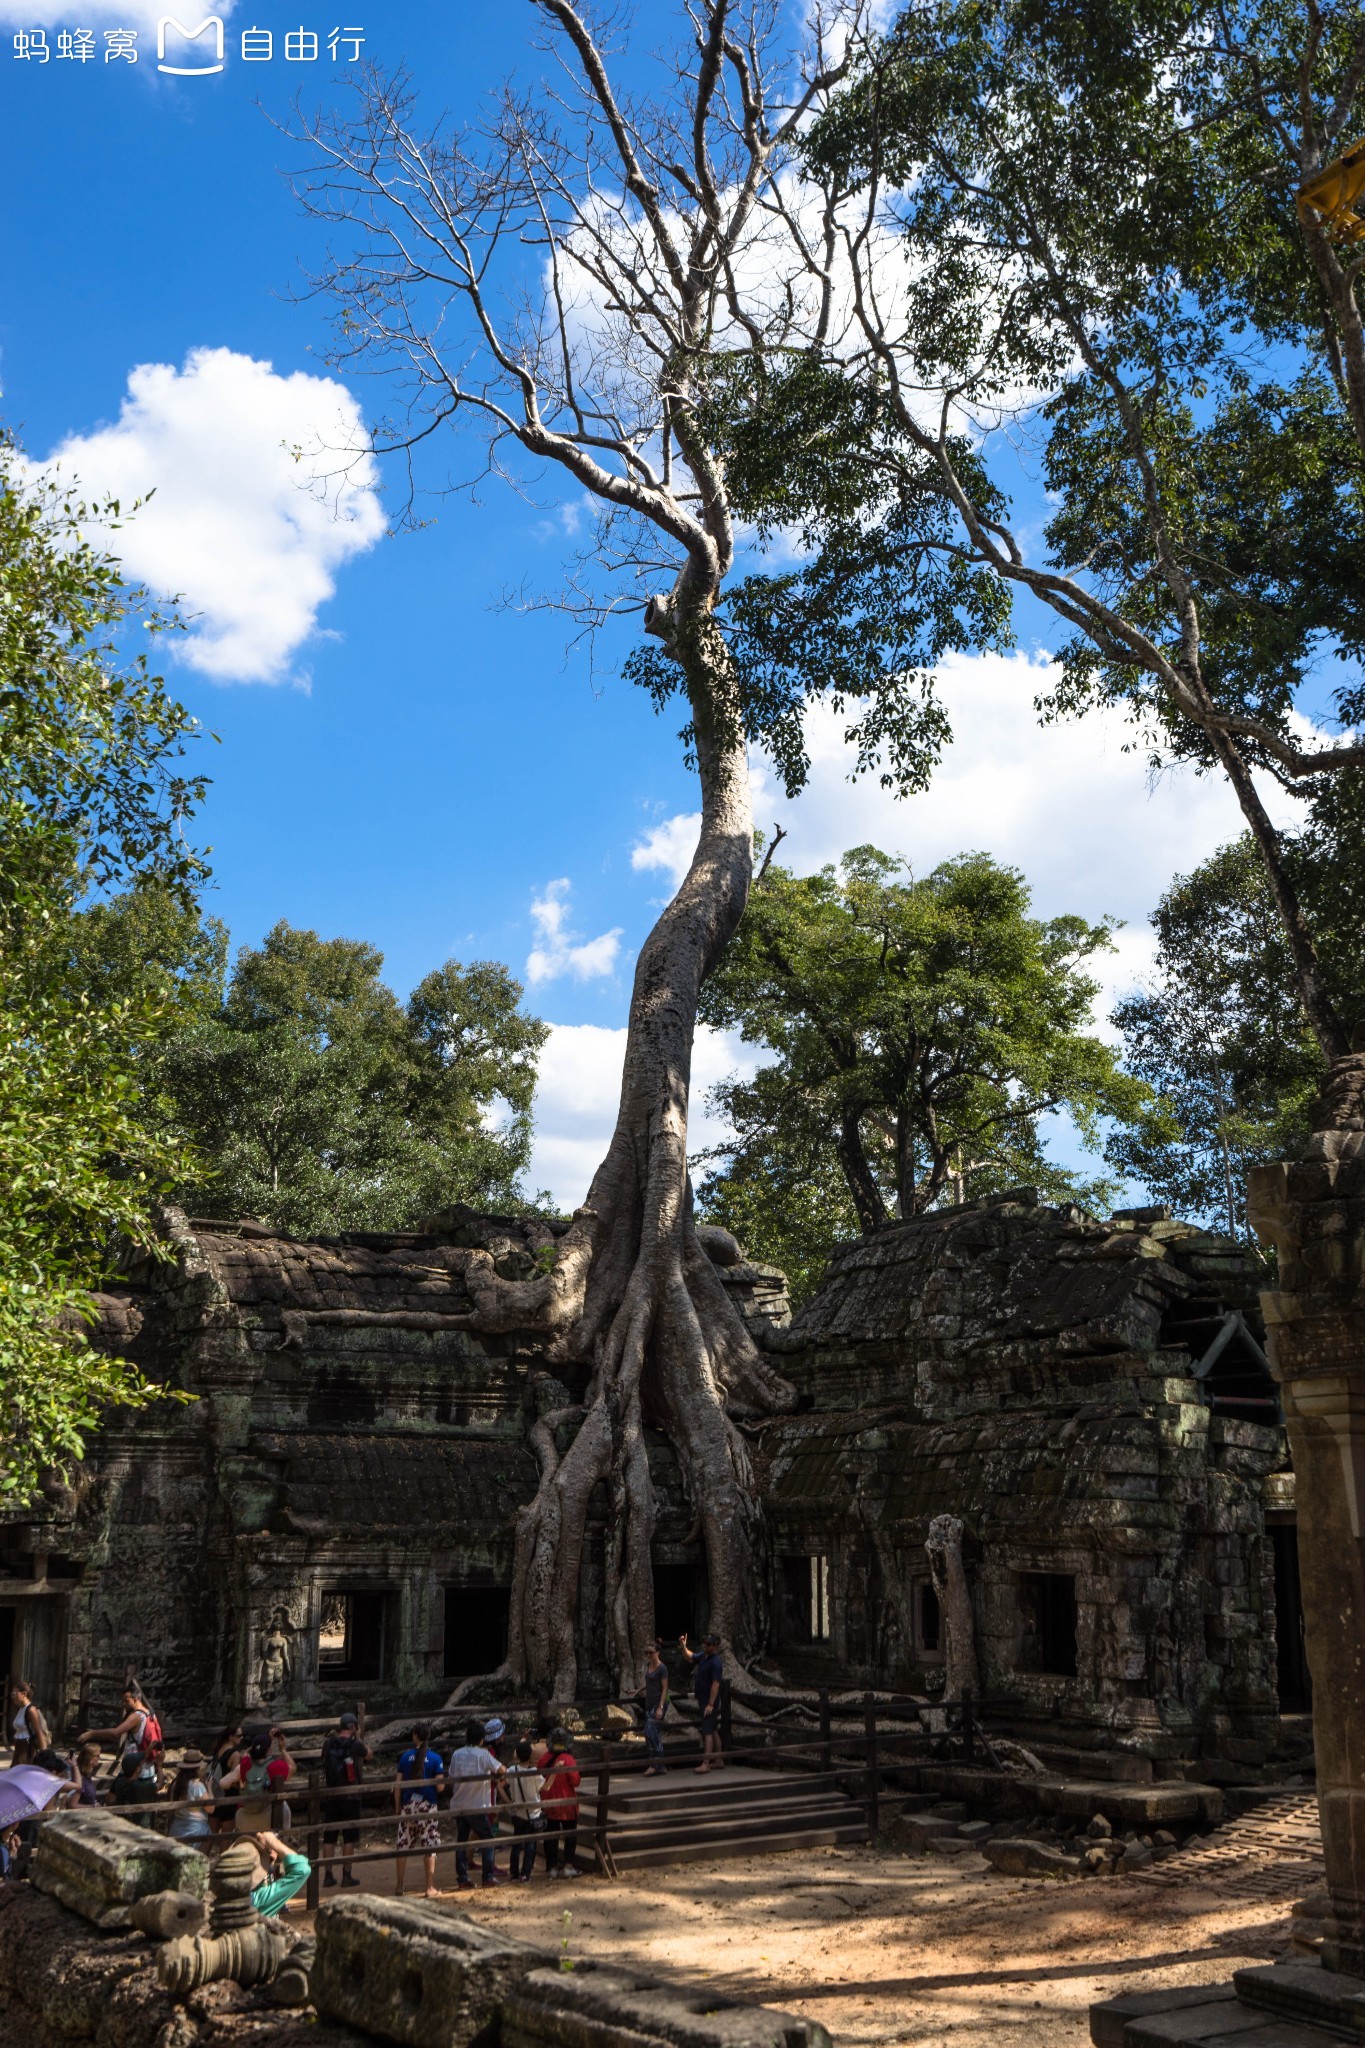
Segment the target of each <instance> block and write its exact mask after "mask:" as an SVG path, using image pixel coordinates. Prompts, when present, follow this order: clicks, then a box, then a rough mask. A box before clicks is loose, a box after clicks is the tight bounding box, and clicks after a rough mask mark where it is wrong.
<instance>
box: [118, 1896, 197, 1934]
mask: <svg viewBox="0 0 1365 2048" xmlns="http://www.w3.org/2000/svg"><path fill="white" fill-rule="evenodd" d="M208 1924H209V1909H208V1907H207V1906H206V1905H205V1903H204V1901H203V1899H200V1898H196V1897H195V1895H194V1894H193V1892H149V1893H148V1895H147V1897H146V1898H145V1899H134V1901H133V1903H132V1905H131V1906H130V1907H129V1908H128V1925H129V1926H130V1927H135V1928H136V1929H137V1931H138V1933H139V1934H150V1935H151V1936H152V1937H153V1939H154V1940H156V1941H173V1940H174V1939H175V1938H176V1936H177V1935H181V1934H202V1933H203V1931H204V1929H205V1928H206V1927H207V1926H208Z"/></svg>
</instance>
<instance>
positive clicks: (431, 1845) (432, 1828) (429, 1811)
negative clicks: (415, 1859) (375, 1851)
mask: <svg viewBox="0 0 1365 2048" xmlns="http://www.w3.org/2000/svg"><path fill="white" fill-rule="evenodd" d="M430 1734H431V1730H430V1729H429V1728H428V1727H427V1724H426V1722H425V1721H419V1722H418V1723H417V1724H416V1726H415V1727H414V1728H413V1730H412V1740H411V1742H410V1743H409V1745H408V1747H407V1748H406V1749H405V1750H404V1751H403V1754H402V1755H401V1756H400V1757H399V1759H398V1775H399V1777H400V1778H402V1779H404V1780H405V1783H404V1785H403V1786H402V1788H401V1789H400V1788H399V1787H398V1786H397V1785H395V1786H394V1788H393V1810H394V1812H395V1813H396V1814H397V1815H398V1855H397V1857H396V1858H395V1860H394V1873H393V1875H394V1886H395V1889H396V1890H397V1893H398V1896H399V1898H400V1899H401V1898H402V1896H403V1873H404V1871H405V1870H406V1869H407V1867H408V1851H409V1850H410V1849H420V1850H421V1851H422V1855H423V1857H424V1858H425V1860H426V1873H427V1889H426V1896H427V1897H428V1898H429V1899H439V1897H440V1896H441V1895H440V1893H439V1892H438V1891H437V1889H436V1851H437V1850H438V1849H439V1848H440V1846H441V1822H440V1818H439V1816H438V1814H437V1812H436V1795H437V1794H438V1793H439V1792H440V1791H442V1790H443V1789H444V1787H445V1781H446V1773H445V1765H444V1764H443V1763H442V1761H441V1759H440V1757H439V1756H437V1754H436V1752H435V1750H434V1749H431V1748H429V1747H428V1742H429V1738H430ZM424 1781H427V1782H424ZM409 1786H411V1788H412V1789H411V1790H409V1789H408V1788H409Z"/></svg>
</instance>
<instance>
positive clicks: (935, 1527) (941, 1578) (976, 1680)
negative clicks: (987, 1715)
mask: <svg viewBox="0 0 1365 2048" xmlns="http://www.w3.org/2000/svg"><path fill="white" fill-rule="evenodd" d="M962 1534H963V1530H962V1523H961V1522H960V1521H959V1520H958V1518H957V1516H956V1515H935V1516H934V1519H933V1521H932V1522H931V1523H930V1524H929V1533H928V1535H927V1536H926V1537H925V1541H924V1547H925V1549H926V1550H927V1551H928V1553H929V1570H930V1572H931V1574H932V1575H933V1581H934V1591H935V1593H936V1594H937V1595H938V1611H939V1628H940V1631H941V1634H942V1637H943V1666H944V1670H943V1697H944V1700H945V1702H946V1701H948V1700H960V1699H961V1698H962V1695H963V1693H964V1692H970V1693H972V1694H973V1695H974V1696H975V1697H976V1698H978V1699H979V1698H980V1696H981V1678H980V1674H979V1672H978V1670H977V1663H976V1618H975V1616H974V1615H973V1613H972V1596H971V1594H970V1592H969V1591H968V1589H967V1569H966V1566H965V1565H964V1564H963V1562H962Z"/></svg>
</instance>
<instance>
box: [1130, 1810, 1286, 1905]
mask: <svg viewBox="0 0 1365 2048" xmlns="http://www.w3.org/2000/svg"><path fill="white" fill-rule="evenodd" d="M1323 1875H1324V1870H1323V1861H1322V1830H1321V1828H1320V1827H1319V1825H1318V1800H1317V1794H1316V1793H1315V1792H1297V1791H1296V1792H1273V1793H1271V1795H1270V1797H1269V1798H1267V1799H1263V1800H1260V1801H1258V1803H1257V1804H1256V1805H1255V1806H1254V1807H1253V1808H1252V1809H1251V1811H1250V1812H1249V1813H1244V1814H1242V1815H1241V1816H1240V1817H1239V1818H1238V1819H1236V1820H1230V1821H1227V1822H1225V1823H1224V1825H1223V1826H1222V1827H1220V1828H1215V1829H1214V1830H1213V1831H1212V1833H1211V1834H1207V1835H1205V1836H1204V1837H1203V1839H1202V1840H1201V1841H1200V1842H1198V1843H1196V1844H1192V1845H1189V1846H1187V1847H1185V1848H1183V1849H1182V1850H1181V1851H1180V1853H1179V1855H1178V1856H1168V1857H1167V1859H1166V1861H1165V1862H1164V1863H1156V1864H1153V1865H1152V1867H1151V1869H1149V1870H1138V1871H1134V1873H1133V1875H1132V1876H1131V1877H1130V1878H1128V1879H1126V1880H1124V1881H1125V1882H1127V1883H1129V1884H1148V1885H1175V1884H1206V1885H1209V1886H1210V1887H1211V1888H1213V1889H1214V1890H1216V1891H1219V1892H1223V1893H1226V1894H1227V1896H1228V1897H1230V1898H1256V1899H1298V1898H1302V1897H1303V1894H1304V1893H1305V1892H1306V1891H1309V1890H1310V1889H1311V1888H1312V1886H1314V1885H1315V1884H1321V1883H1322V1880H1323Z"/></svg>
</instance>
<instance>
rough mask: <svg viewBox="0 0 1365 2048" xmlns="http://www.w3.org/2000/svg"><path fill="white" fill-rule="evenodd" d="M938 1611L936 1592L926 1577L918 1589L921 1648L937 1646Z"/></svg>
mask: <svg viewBox="0 0 1365 2048" xmlns="http://www.w3.org/2000/svg"><path fill="white" fill-rule="evenodd" d="M938 1632H939V1613H938V1594H937V1593H936V1592H935V1591H934V1589H933V1587H932V1586H931V1585H930V1584H929V1582H928V1580H927V1579H926V1580H925V1582H924V1584H923V1585H922V1586H921V1587H920V1589H919V1646H920V1648H921V1649H922V1650H936V1649H937V1648H938Z"/></svg>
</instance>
